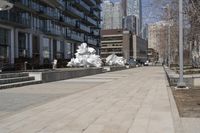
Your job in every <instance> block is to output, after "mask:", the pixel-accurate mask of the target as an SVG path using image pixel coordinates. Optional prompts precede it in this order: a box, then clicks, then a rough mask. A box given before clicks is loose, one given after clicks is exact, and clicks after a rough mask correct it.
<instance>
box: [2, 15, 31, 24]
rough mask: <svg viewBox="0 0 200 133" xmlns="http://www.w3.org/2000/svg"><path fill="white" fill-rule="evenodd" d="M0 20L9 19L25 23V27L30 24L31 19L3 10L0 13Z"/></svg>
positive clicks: (12, 21)
mask: <svg viewBox="0 0 200 133" xmlns="http://www.w3.org/2000/svg"><path fill="white" fill-rule="evenodd" d="M0 20H3V21H9V22H11V23H17V24H19V25H23V26H25V27H29V26H30V19H28V18H24V17H22V16H20V15H18V14H13V13H8V12H1V13H0Z"/></svg>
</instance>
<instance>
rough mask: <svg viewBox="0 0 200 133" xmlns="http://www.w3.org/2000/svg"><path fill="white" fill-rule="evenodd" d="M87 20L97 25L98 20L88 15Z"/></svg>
mask: <svg viewBox="0 0 200 133" xmlns="http://www.w3.org/2000/svg"><path fill="white" fill-rule="evenodd" d="M87 21H88V22H90V23H91V24H93V25H95V26H97V22H96V21H95V20H93V19H92V18H90V17H87Z"/></svg>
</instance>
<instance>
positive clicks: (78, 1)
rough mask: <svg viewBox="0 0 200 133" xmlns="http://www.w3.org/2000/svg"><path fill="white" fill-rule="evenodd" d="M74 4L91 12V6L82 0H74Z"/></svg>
mask: <svg viewBox="0 0 200 133" xmlns="http://www.w3.org/2000/svg"><path fill="white" fill-rule="evenodd" d="M74 6H76V7H78V8H80V10H82V9H84V10H85V11H87V12H90V6H88V5H87V4H86V3H85V2H84V1H82V0H74Z"/></svg>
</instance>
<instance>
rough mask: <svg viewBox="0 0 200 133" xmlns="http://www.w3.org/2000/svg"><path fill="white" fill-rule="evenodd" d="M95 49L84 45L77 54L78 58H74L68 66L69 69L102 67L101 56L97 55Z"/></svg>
mask: <svg viewBox="0 0 200 133" xmlns="http://www.w3.org/2000/svg"><path fill="white" fill-rule="evenodd" d="M95 53H96V50H95V49H94V48H91V47H88V46H87V44H86V43H82V44H81V45H80V46H79V47H78V49H77V52H76V54H75V56H76V58H72V59H71V61H70V62H69V63H68V64H67V66H68V67H101V65H102V61H101V59H100V57H99V55H96V54H95Z"/></svg>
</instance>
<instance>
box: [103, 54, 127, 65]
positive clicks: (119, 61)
mask: <svg viewBox="0 0 200 133" xmlns="http://www.w3.org/2000/svg"><path fill="white" fill-rule="evenodd" d="M125 63H126V60H125V59H124V58H123V57H118V56H117V55H115V54H111V55H109V56H108V57H107V58H106V64H108V65H109V66H113V65H117V66H125Z"/></svg>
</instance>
